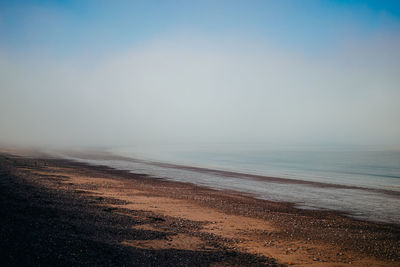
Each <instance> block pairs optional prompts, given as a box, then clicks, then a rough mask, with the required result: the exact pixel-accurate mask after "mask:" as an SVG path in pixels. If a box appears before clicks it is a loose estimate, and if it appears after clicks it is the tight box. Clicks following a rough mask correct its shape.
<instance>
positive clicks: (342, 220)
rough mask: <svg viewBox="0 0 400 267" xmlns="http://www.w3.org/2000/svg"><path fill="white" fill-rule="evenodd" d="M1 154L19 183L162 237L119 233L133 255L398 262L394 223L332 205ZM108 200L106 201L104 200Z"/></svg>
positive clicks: (215, 261)
mask: <svg viewBox="0 0 400 267" xmlns="http://www.w3.org/2000/svg"><path fill="white" fill-rule="evenodd" d="M0 157H1V162H2V165H1V166H2V171H4V170H5V169H6V170H8V171H9V172H10V171H11V172H12V173H13V177H18V179H20V181H21V183H22V184H27V183H29V184H34V185H35V187H38V188H46V190H49V191H51V192H54V191H55V192H59V191H62V192H63V194H66V195H73V194H78V195H79V197H80V198H90V199H91V201H94V202H95V204H94V206H95V207H97V208H98V207H101V208H102V209H103V210H104V209H106V210H107V211H106V217H107V216H114V215H118V216H122V215H123V216H125V217H129V218H131V219H132V220H133V222H131V223H132V225H131V226H130V227H128V228H129V229H135V231H138V232H143V231H144V232H148V233H150V232H157V234H159V235H160V236H162V237H158V238H153V239H151V238H150V239H148V238H147V239H146V238H129V234H124V233H122V234H121V235H122V237H121V238H119V239H118V240H117V241H118V242H116V243H115V244H114V245H116V244H118V246H122V247H123V249H124V250H125V249H126V250H127V251H130V253H133V252H135V253H139V252H138V251H140V253H144V252H153V253H156V252H157V253H159V252H160V251H164V252H165V251H173V252H174V253H175V252H177V251H181V252H182V251H183V252H182V255H183V256H182V257H183V258H184V259H185V260H187V261H188V262H189V263H194V262H191V260H193V259H196V260H199V259H198V258H196V256H195V254H198V255H203V254H204V253H206V254H207V253H208V254H210V255H211V254H212V255H213V256H212V257H211V256H210V257H211V258H212V259H211V258H210V257H205V258H204V259H203V260H204V261H203V263H204V265H224V264H225V265H232V261H233V262H235V261H236V260H237V261H238V262H241V263H242V265H246V263H249V262H253V261H254V262H255V263H257V264H261V265H262V264H265V265H266V266H276V265H277V264H284V265H293V266H308V265H313V266H347V265H349V266H366V265H373V266H398V265H399V263H400V226H399V225H394V224H385V223H374V222H366V221H360V220H357V219H353V218H349V217H347V216H345V215H344V214H343V213H341V212H337V211H319V210H303V209H298V208H295V207H294V204H293V203H288V202H272V201H267V200H261V199H256V198H253V197H251V196H249V195H246V194H241V193H239V192H233V191H219V190H214V189H210V188H206V187H202V186H196V185H193V184H189V183H182V182H173V181H167V180H165V179H159V178H154V177H148V176H146V175H142V174H134V173H130V172H128V171H122V170H116V169H112V168H110V167H105V166H91V165H87V164H83V163H78V162H72V161H68V160H63V159H39V158H28V157H21V156H13V155H10V154H5V153H2V154H1V155H0ZM93 199H94V200H93ZM105 199H107V200H108V203H102V202H103V200H105ZM96 201H97V202H100V203H97V202H96ZM49 205H50V204H49ZM85 208H86V206H85V207H82V211H80V212H79V213H82V212H84V210H85ZM92 208H93V207H92ZM143 212H144V213H149V214H151V215H143V214H141V213H143ZM180 223H181V224H182V227H179V224H180ZM128 225H129V223H128ZM176 225H178V226H176ZM165 236H168V237H167V238H165ZM78 237H79V235H78ZM189 252H190V253H189ZM233 252H235V253H233ZM157 253H156V254H157ZM135 255H136V254H135ZM154 255H155V254H154ZM184 255H186V256H184ZM187 255H189V256H187ZM221 255H222V256H221ZM154 257H155V258H157V256H152V257H150V259H153V260H154ZM221 257H222V258H221ZM207 259H208V260H209V261H207ZM210 259H211V260H210ZM143 260H145V261H146V260H148V259H147V258H146V257H145V258H143ZM350 262H351V265H350ZM166 263H167V264H168V260H166ZM169 263H170V264H172V263H173V261H172V260H171V262H169ZM200 263H201V261H200ZM127 264H128V265H131V264H130V263H127ZM132 265H135V264H132Z"/></svg>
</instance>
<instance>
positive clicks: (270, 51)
mask: <svg viewBox="0 0 400 267" xmlns="http://www.w3.org/2000/svg"><path fill="white" fill-rule="evenodd" d="M399 103H400V2H399V1H313V0H310V1H295V0H293V1H285V0H282V1H267V0H265V1H257V0H247V1H244V0H243V1H239V0H232V1H224V0H220V1H183V0H182V1H180V0H175V1H172V0H171V1H168V0H165V1H90V0H87V1H85V0H83V1H1V2H0V144H6V145H8V144H12V145H35V146H46V145H52V146H57V145H59V146H72V145H75V146H80V145H82V146H83V145H85V146H102V147H104V146H121V145H132V144H138V143H224V142H227V143H274V144H288V143H293V144H297V143H301V144H339V145H371V144H372V145H382V146H386V147H400V104H399Z"/></svg>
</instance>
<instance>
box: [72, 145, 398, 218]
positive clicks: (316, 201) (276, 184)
mask: <svg viewBox="0 0 400 267" xmlns="http://www.w3.org/2000/svg"><path fill="white" fill-rule="evenodd" d="M106 152H107V153H111V154H112V155H115V156H117V157H104V158H101V157H98V156H96V157H93V158H91V157H90V156H89V157H88V156H87V155H86V156H77V155H74V156H71V155H68V156H67V155H64V157H65V158H69V159H72V160H76V161H81V162H85V163H89V164H93V165H106V166H110V167H113V168H117V169H122V170H128V171H130V172H133V173H141V174H147V175H149V177H157V178H163V179H167V180H171V181H179V182H187V183H193V184H196V185H201V186H206V187H210V188H213V189H218V190H234V191H238V192H243V193H246V194H251V195H253V196H254V197H256V198H260V199H265V200H270V201H285V202H291V203H294V204H295V206H296V207H298V208H301V209H316V210H336V211H341V212H343V213H344V214H346V215H348V216H351V217H354V218H357V219H361V220H368V221H375V222H384V223H393V224H400V149H379V148H365V147H361V148H354V147H353V148H343V147H340V148H337V147H333V148H332V147H315V146H314V147H283V146H281V147H274V146H270V145H263V144H200V145H188V144H173V145H146V146H138V145H136V146H123V147H113V148H108V149H106ZM271 177H272V178H273V179H271Z"/></svg>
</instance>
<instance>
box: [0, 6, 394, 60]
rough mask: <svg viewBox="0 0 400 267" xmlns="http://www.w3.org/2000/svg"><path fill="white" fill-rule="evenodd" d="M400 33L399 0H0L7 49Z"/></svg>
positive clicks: (96, 49)
mask: <svg viewBox="0 0 400 267" xmlns="http://www.w3.org/2000/svg"><path fill="white" fill-rule="evenodd" d="M382 31H384V32H393V33H394V34H399V33H400V2H399V1H378V0H377V1H371V0H370V1H258V0H253V1H236V0H232V1H223V0H220V1H179V0H173V1H85V0H84V1H1V3H0V47H1V48H2V49H3V50H5V51H6V52H7V53H11V54H13V53H16V54H20V53H23V54H25V53H28V54H29V53H37V52H38V51H42V52H43V51H46V52H47V53H50V54H53V55H57V56H63V55H64V56H67V57H69V56H71V55H78V56H80V55H81V54H91V53H92V54H98V53H100V54H104V53H105V54H107V53H110V52H112V51H114V50H118V49H126V48H129V47H130V46H132V45H134V44H137V43H141V42H146V41H147V40H151V39H154V38H158V37H159V36H165V35H168V34H171V33H176V32H185V34H186V35H187V36H190V34H193V35H205V36H213V35H214V36H215V35H235V36H240V37H239V39H240V38H248V37H251V38H253V37H258V38H265V39H268V40H269V41H270V42H274V43H276V44H277V45H279V46H282V47H289V48H293V49H300V50H304V51H309V52H310V51H312V52H315V51H321V50H322V51H324V50H328V49H332V47H335V46H336V45H340V44H341V43H342V42H345V41H346V40H347V39H352V38H356V39H362V38H368V37H369V36H371V35H374V34H377V33H379V32H382Z"/></svg>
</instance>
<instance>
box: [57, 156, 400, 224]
mask: <svg viewBox="0 0 400 267" xmlns="http://www.w3.org/2000/svg"><path fill="white" fill-rule="evenodd" d="M63 155H64V156H62V157H63V158H66V159H70V160H73V161H78V162H83V163H86V164H91V165H105V166H108V167H111V168H116V169H121V170H127V171H132V172H136V171H135V170H141V172H140V173H144V174H147V175H149V176H150V177H163V178H165V179H167V180H169V181H178V182H183V183H191V184H194V185H198V186H207V187H209V188H212V189H216V190H231V191H237V192H241V193H242V194H248V195H249V196H253V197H254V198H258V199H264V200H270V201H275V202H290V203H293V204H294V205H295V206H296V207H297V208H300V209H314V210H331V211H339V212H342V213H344V214H347V215H348V216H350V217H353V218H357V219H360V220H368V221H374V222H383V223H394V224H400V223H399V222H400V221H399V220H400V217H399V214H398V210H399V209H400V206H399V205H400V202H399V201H400V192H398V191H395V190H388V189H378V188H369V187H361V186H352V185H345V184H335V183H324V182H317V181H307V180H299V179H293V178H292V179H290V178H279V177H271V176H265V175H255V174H249V173H240V172H235V171H229V170H218V169H211V168H205V167H194V166H187V165H179V164H173V163H163V162H157V161H148V160H142V159H135V158H128V157H125V156H120V155H115V154H113V153H109V152H104V151H98V152H91V153H76V152H70V153H67V154H63ZM298 192H299V193H298ZM300 192H301V193H300ZM366 195H369V197H365V196H366ZM369 198H373V199H374V201H375V202H369ZM392 201H393V202H392ZM351 203H354V204H351ZM373 203H375V204H373ZM386 203H393V206H392V207H387V204H386Z"/></svg>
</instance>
